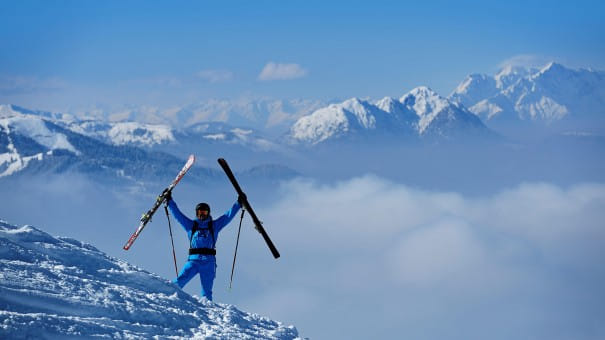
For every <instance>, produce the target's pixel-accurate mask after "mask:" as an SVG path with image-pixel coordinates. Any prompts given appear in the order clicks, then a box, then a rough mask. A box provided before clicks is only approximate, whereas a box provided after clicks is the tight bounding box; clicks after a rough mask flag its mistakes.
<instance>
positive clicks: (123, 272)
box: [0, 220, 299, 339]
mask: <svg viewBox="0 0 605 340" xmlns="http://www.w3.org/2000/svg"><path fill="white" fill-rule="evenodd" d="M0 249H1V250H0V266H1V267H2V272H0V325H1V326H0V338H2V339H30V338H36V339H59V338H60V339H64V338H70V339H72V338H79V339H82V338H93V337H104V338H141V339H143V338H147V339H151V338H212V339H260V338H262V339H295V338H299V335H298V331H297V330H296V328H295V327H293V326H285V325H283V324H281V323H279V322H276V321H273V320H270V319H267V318H264V317H261V316H259V315H257V314H251V313H246V312H243V311H240V310H239V309H237V308H236V307H235V306H232V305H225V304H217V303H213V302H210V301H207V300H205V299H201V298H198V297H194V296H191V295H189V294H187V293H185V292H183V291H182V290H181V289H179V288H178V287H177V286H175V285H173V284H172V283H170V282H169V281H168V280H166V279H164V278H161V277H159V276H157V275H155V274H152V273H149V272H147V271H145V270H142V269H140V268H138V267H135V266H133V265H130V264H129V263H127V262H124V261H122V260H118V259H115V258H112V257H110V256H108V255H106V254H105V253H103V252H101V251H100V250H98V249H97V248H95V247H94V246H92V245H90V244H86V243H83V242H80V241H78V240H75V239H72V238H66V237H54V236H51V235H49V234H48V233H46V232H44V231H42V230H40V229H38V228H35V227H32V226H23V227H17V226H14V225H11V224H9V223H7V222H5V221H2V220H0Z"/></svg>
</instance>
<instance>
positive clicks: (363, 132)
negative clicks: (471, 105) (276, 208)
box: [287, 86, 490, 145]
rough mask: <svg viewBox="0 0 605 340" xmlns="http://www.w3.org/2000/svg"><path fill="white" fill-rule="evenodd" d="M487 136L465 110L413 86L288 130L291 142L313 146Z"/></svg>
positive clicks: (345, 105)
mask: <svg viewBox="0 0 605 340" xmlns="http://www.w3.org/2000/svg"><path fill="white" fill-rule="evenodd" d="M478 134H483V135H489V134H490V132H489V130H488V129H487V128H486V127H485V126H484V125H483V123H482V122H481V121H480V120H479V119H478V118H477V117H476V116H475V115H474V114H472V113H471V112H469V111H468V110H467V109H466V108H464V107H463V106H461V105H458V104H457V103H453V102H451V101H449V100H448V99H446V98H444V97H441V96H440V95H439V94H437V93H436V92H435V91H433V90H431V89H430V88H428V87H424V86H421V87H417V88H415V89H413V90H412V91H410V92H409V93H407V94H405V95H404V96H402V97H401V98H400V99H399V100H396V99H393V98H389V97H386V98H383V99H381V100H379V101H377V102H374V103H372V102H369V101H365V100H361V99H358V98H352V99H349V100H346V101H344V102H342V103H339V104H331V105H329V106H327V107H324V108H321V109H319V110H317V111H315V112H313V113H312V114H310V115H307V116H304V117H302V118H300V119H299V120H298V121H297V122H296V123H295V124H294V125H293V126H292V128H291V129H290V132H289V134H288V137H287V138H288V139H289V140H290V142H291V143H295V144H297V143H301V144H309V145H316V144H319V143H322V142H325V141H328V140H334V139H339V138H351V137H359V136H365V137H367V136H370V135H381V136H392V137H410V136H414V137H421V138H445V139H450V138H454V137H462V136H465V135H466V136H471V135H478Z"/></svg>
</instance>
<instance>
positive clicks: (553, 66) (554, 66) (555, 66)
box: [538, 61, 570, 75]
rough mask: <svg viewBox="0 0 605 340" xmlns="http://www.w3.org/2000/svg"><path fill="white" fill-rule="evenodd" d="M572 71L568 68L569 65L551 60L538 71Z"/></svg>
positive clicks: (543, 72) (540, 72)
mask: <svg viewBox="0 0 605 340" xmlns="http://www.w3.org/2000/svg"><path fill="white" fill-rule="evenodd" d="M567 71H570V69H568V68H567V67H565V66H563V65H561V64H559V63H557V62H554V61H551V62H549V63H548V64H546V65H544V67H542V68H541V69H540V71H539V72H538V74H540V75H541V74H545V73H552V72H567Z"/></svg>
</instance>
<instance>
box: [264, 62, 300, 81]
mask: <svg viewBox="0 0 605 340" xmlns="http://www.w3.org/2000/svg"><path fill="white" fill-rule="evenodd" d="M306 75H307V70H305V69H304V68H302V67H301V66H300V65H299V64H280V63H274V62H269V63H267V65H265V67H264V68H263V70H262V71H261V73H260V74H259V75H258V79H259V80H263V81H267V80H287V79H296V78H302V77H304V76H306Z"/></svg>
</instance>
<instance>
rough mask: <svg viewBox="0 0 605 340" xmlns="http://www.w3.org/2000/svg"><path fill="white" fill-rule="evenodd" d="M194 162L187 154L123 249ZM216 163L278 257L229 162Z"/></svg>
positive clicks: (131, 241)
mask: <svg viewBox="0 0 605 340" xmlns="http://www.w3.org/2000/svg"><path fill="white" fill-rule="evenodd" d="M194 162H195V156H194V155H191V156H189V159H188V160H187V163H185V166H183V168H182V169H181V171H179V173H178V175H177V176H176V178H175V179H174V180H173V181H172V183H170V185H169V186H168V187H167V188H166V189H164V191H162V193H161V194H160V195H159V196H158V197H157V199H156V201H155V203H154V204H153V206H152V207H151V209H149V210H148V211H147V212H146V213H145V214H143V216H142V217H141V221H140V223H139V226H138V227H137V229H136V230H135V231H134V233H133V234H132V236H130V238H129V239H128V241H127V242H126V244H125V245H124V250H128V249H130V247H131V246H132V244H133V243H134V241H135V240H136V239H137V237H139V235H140V234H141V232H142V231H143V228H145V226H146V225H147V223H148V222H149V221H151V217H152V216H153V214H154V213H155V212H156V210H158V208H159V207H160V205H162V203H164V201H165V200H166V194H167V193H168V192H170V191H172V189H174V187H175V186H176V185H177V184H178V183H179V182H180V181H181V179H182V178H183V176H185V174H186V173H187V171H189V169H190V168H191V167H192V166H193V163H194ZM218 163H219V165H220V166H221V168H222V169H223V171H225V174H226V175H227V177H228V178H229V180H230V181H231V184H233V187H234V188H235V191H236V192H237V194H238V195H239V197H240V198H241V199H242V202H241V203H242V205H243V207H244V209H246V210H248V213H249V214H250V216H251V217H252V221H253V222H254V226H255V228H256V230H257V231H258V232H259V233H260V234H261V235H262V237H263V239H264V240H265V242H266V243H267V246H268V247H269V250H271V254H273V257H275V258H276V259H277V258H279V256H280V255H279V252H278V251H277V248H275V245H274V244H273V242H272V241H271V239H270V238H269V235H267V232H266V231H265V228H263V225H262V223H261V221H260V220H259V219H258V217H257V216H256V214H255V213H254V210H253V209H252V206H251V205H250V202H249V201H248V198H247V196H246V194H245V193H244V191H243V190H242V188H241V187H240V185H239V183H238V182H237V180H236V179H235V176H234V175H233V172H232V171H231V168H230V167H229V164H227V161H226V160H224V159H223V158H219V159H218Z"/></svg>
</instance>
